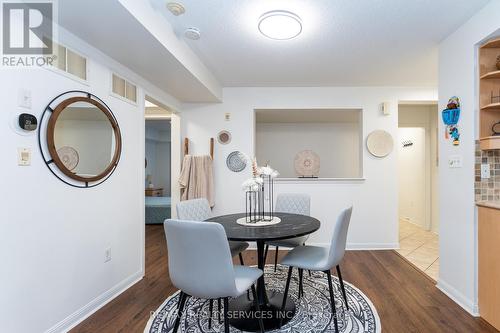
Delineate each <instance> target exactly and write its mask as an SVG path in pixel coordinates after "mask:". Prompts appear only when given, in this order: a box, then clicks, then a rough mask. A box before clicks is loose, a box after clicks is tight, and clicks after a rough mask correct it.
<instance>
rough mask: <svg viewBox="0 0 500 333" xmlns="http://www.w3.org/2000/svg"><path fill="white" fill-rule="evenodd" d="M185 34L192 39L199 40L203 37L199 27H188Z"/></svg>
mask: <svg viewBox="0 0 500 333" xmlns="http://www.w3.org/2000/svg"><path fill="white" fill-rule="evenodd" d="M184 36H186V38H189V39H192V40H198V39H200V37H201V32H200V30H199V29H198V28H187V29H186V31H184Z"/></svg>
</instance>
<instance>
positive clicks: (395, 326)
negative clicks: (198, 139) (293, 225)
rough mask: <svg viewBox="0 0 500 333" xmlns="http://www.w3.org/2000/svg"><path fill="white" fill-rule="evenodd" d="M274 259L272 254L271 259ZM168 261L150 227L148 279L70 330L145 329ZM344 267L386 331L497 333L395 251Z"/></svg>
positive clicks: (158, 233) (165, 285)
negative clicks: (366, 298)
mask: <svg viewBox="0 0 500 333" xmlns="http://www.w3.org/2000/svg"><path fill="white" fill-rule="evenodd" d="M280 252H281V251H280ZM280 254H281V253H280ZM244 257H245V263H246V264H255V263H256V253H255V251H246V253H245V256H244ZM273 258H274V255H273V254H272V253H271V252H270V254H269V256H268V261H269V263H270V262H271V261H272V260H273ZM167 264H168V262H167V249H166V245H165V236H164V233H163V227H162V226H146V275H145V277H144V279H142V280H141V281H140V282H138V283H137V284H135V285H134V286H132V287H131V288H130V289H128V290H127V291H125V292H124V293H123V294H121V295H120V296H119V297H117V298H116V299H114V300H113V301H111V302H110V303H108V304H107V305H106V306H104V307H103V308H102V309H100V310H99V311H97V312H96V313H95V314H93V315H92V316H90V317H89V318H87V319H86V320H85V321H83V322H82V323H80V324H79V325H78V326H77V327H75V328H74V329H73V330H72V331H71V332H73V333H83V332H92V333H94V332H99V333H106V332H127V333H128V332H134V333H135V332H143V330H144V327H145V325H146V322H147V321H148V319H149V316H150V312H151V311H154V310H156V309H157V308H158V306H160V304H161V303H162V302H163V301H164V300H165V299H166V298H167V297H168V296H169V295H171V294H172V293H174V292H175V291H176V288H175V287H174V286H172V284H171V282H170V280H169V276H168V269H167ZM341 266H342V275H343V277H344V279H345V280H347V281H349V282H351V283H352V284H354V285H355V286H357V287H358V288H359V289H360V290H362V291H363V292H364V293H365V294H366V295H367V296H368V297H369V298H370V299H371V301H372V302H373V304H374V305H375V307H376V308H377V311H378V313H379V316H380V320H381V323H382V331H383V332H390V333H392V332H394V333H407V332H421V333H436V332H454V333H456V332H464V333H465V332H467V333H472V332H478V333H488V332H498V331H497V330H496V329H494V328H493V327H492V326H490V325H489V324H488V323H486V322H485V321H484V320H482V319H479V318H474V317H472V316H470V315H469V314H468V313H467V312H465V311H464V310H463V309H462V308H460V307H459V306H458V305H457V304H455V303H454V302H453V301H452V300H450V299H449V298H448V297H447V296H446V295H444V294H443V293H442V292H441V291H439V290H438V289H437V288H436V287H435V286H434V284H433V283H432V281H431V280H430V279H428V278H427V277H426V276H425V275H424V274H423V273H421V272H420V271H418V270H417V269H416V268H414V267H413V266H411V265H410V264H409V263H407V262H406V261H405V260H403V259H402V258H401V257H399V256H398V255H397V254H396V253H395V252H394V251H348V252H347V253H346V256H345V258H344V262H343V264H342V265H341Z"/></svg>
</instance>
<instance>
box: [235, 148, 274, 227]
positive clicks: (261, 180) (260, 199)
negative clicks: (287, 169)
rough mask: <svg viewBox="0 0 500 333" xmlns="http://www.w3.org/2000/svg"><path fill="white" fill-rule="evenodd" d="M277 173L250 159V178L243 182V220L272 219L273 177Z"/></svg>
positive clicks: (266, 220) (260, 220)
mask: <svg viewBox="0 0 500 333" xmlns="http://www.w3.org/2000/svg"><path fill="white" fill-rule="evenodd" d="M278 175H279V173H278V172H277V171H276V170H274V169H272V168H271V167H270V166H269V165H266V166H264V167H258V166H257V161H256V159H255V158H254V159H253V161H252V178H250V179H248V180H246V181H245V182H243V184H242V187H243V190H244V191H245V220H246V222H247V223H257V222H270V221H273V219H274V178H276V177H277V176H278Z"/></svg>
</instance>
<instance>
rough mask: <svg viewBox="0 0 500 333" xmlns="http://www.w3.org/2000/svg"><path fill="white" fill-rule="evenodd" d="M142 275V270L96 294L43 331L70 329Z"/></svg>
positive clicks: (54, 332)
mask: <svg viewBox="0 0 500 333" xmlns="http://www.w3.org/2000/svg"><path fill="white" fill-rule="evenodd" d="M143 276H144V272H143V271H142V270H141V271H139V272H137V273H135V274H133V275H131V276H130V277H128V278H126V279H125V280H123V281H122V282H120V283H118V284H117V285H116V286H114V287H112V288H111V289H109V290H108V291H106V292H104V293H103V294H101V295H99V296H97V297H96V298H94V299H93V300H92V301H90V302H89V303H87V304H86V305H84V306H83V307H82V308H80V309H78V310H77V311H75V312H73V313H72V314H70V315H69V316H68V317H66V318H64V319H63V320H61V321H60V322H58V323H57V324H55V325H54V326H52V327H51V328H49V329H48V330H46V331H45V333H59V332H68V331H69V330H70V329H72V328H73V327H75V326H76V325H78V324H79V323H81V322H82V321H84V320H85V319H87V318H88V317H89V316H90V315H92V314H93V313H95V312H96V311H97V310H99V309H100V308H102V307H103V306H104V305H106V304H107V303H109V302H110V301H112V300H113V299H114V298H116V297H117V296H118V295H120V294H121V293H123V292H124V291H125V290H127V289H128V288H130V287H131V286H133V285H134V284H136V283H137V282H139V281H140V280H142V278H143Z"/></svg>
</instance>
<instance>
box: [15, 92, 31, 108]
mask: <svg viewBox="0 0 500 333" xmlns="http://www.w3.org/2000/svg"><path fill="white" fill-rule="evenodd" d="M17 105H18V106H20V107H22V108H26V109H31V91H30V90H27V89H19V92H18V95H17Z"/></svg>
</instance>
